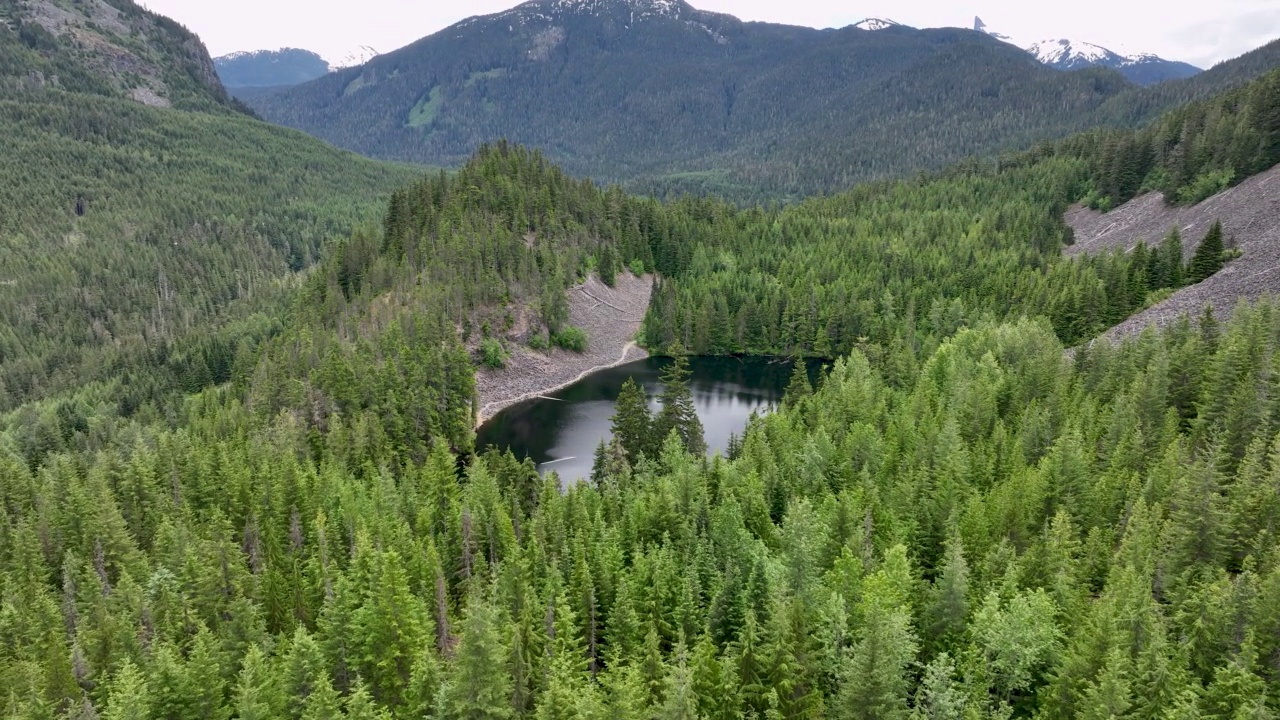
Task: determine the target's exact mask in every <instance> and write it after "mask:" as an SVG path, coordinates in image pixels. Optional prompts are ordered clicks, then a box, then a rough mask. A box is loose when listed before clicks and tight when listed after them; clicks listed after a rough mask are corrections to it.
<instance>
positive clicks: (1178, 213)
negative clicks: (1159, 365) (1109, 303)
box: [1065, 166, 1280, 340]
mask: <svg viewBox="0 0 1280 720" xmlns="http://www.w3.org/2000/svg"><path fill="white" fill-rule="evenodd" d="M1066 220H1067V224H1068V225H1070V226H1071V227H1072V229H1074V230H1075V233H1076V244H1075V245H1073V246H1071V247H1069V248H1067V249H1066V251H1065V252H1066V254H1067V255H1080V254H1085V253H1096V252H1103V251H1105V250H1109V249H1112V248H1123V249H1124V250H1126V251H1127V250H1130V249H1132V248H1133V247H1134V246H1136V245H1137V244H1138V241H1139V240H1145V241H1146V242H1147V245H1156V244H1159V243H1160V241H1161V240H1163V239H1164V237H1165V236H1166V235H1168V234H1169V232H1170V231H1171V230H1173V229H1174V228H1177V229H1178V230H1180V231H1181V232H1182V242H1183V251H1184V254H1185V255H1186V257H1187V258H1188V259H1190V257H1191V256H1192V255H1193V254H1194V253H1195V249H1196V246H1197V245H1199V243H1200V240H1201V239H1203V238H1204V235H1205V233H1206V232H1208V231H1209V227H1210V226H1212V225H1213V223H1214V221H1215V220H1221V221H1222V228H1223V231H1224V232H1225V235H1226V243H1227V246H1228V247H1231V246H1233V245H1234V246H1235V247H1238V248H1239V249H1240V250H1241V251H1242V252H1243V253H1244V254H1243V256H1242V257H1240V258H1239V259H1236V260H1233V261H1232V262H1230V263H1229V264H1228V265H1227V266H1226V267H1225V268H1223V270H1222V271H1221V272H1219V273H1218V274H1217V275H1214V276H1213V277H1211V278H1209V279H1208V280H1205V281H1204V282H1202V283H1200V284H1199V285H1193V286H1191V287H1186V288H1183V289H1181V290H1179V291H1177V292H1176V293H1174V294H1173V295H1172V296H1170V297H1169V298H1168V299H1167V300H1165V301H1164V302H1161V303H1159V304H1157V305H1153V306H1152V307H1150V308H1148V309H1146V310H1144V311H1142V312H1140V313H1138V314H1137V315H1134V316H1133V317H1131V318H1129V319H1128V320H1126V321H1124V322H1123V323H1121V324H1119V325H1117V326H1116V327H1114V328H1111V329H1110V330H1108V331H1107V332H1105V333H1103V335H1102V337H1103V338H1106V339H1108V340H1117V339H1120V338H1124V337H1127V336H1130V335H1136V334H1138V333H1140V332H1142V331H1143V330H1144V329H1146V328H1147V327H1150V326H1155V327H1163V326H1165V325H1167V324H1169V323H1171V322H1173V321H1174V320H1177V319H1178V318H1179V317H1181V316H1183V315H1188V314H1189V315H1197V314H1199V313H1200V312H1201V311H1203V310H1204V307H1205V306H1206V305H1212V306H1213V307H1214V310H1215V312H1216V313H1217V314H1218V315H1219V316H1222V315H1225V314H1229V313H1230V312H1231V311H1232V310H1233V309H1234V308H1235V306H1236V304H1237V303H1238V302H1239V301H1241V300H1252V299H1256V298H1259V297H1262V296H1264V295H1269V294H1275V293H1280V166H1276V167H1274V168H1272V169H1271V170H1268V171H1267V172H1264V173H1262V174H1260V175H1255V176H1254V177H1252V178H1250V179H1249V180H1246V181H1245V182H1243V183H1241V184H1240V185H1237V186H1236V187H1234V188H1231V189H1230V190H1227V191H1225V192H1223V193H1220V194H1218V195H1215V196H1213V197H1211V198H1209V199H1208V200H1205V201H1204V202H1202V203H1200V204H1199V205H1195V206H1192V207H1186V208H1172V207H1169V206H1167V205H1165V204H1164V196H1163V195H1161V194H1160V193H1151V194H1149V195H1144V196H1142V197H1140V198H1135V199H1134V200H1132V201H1130V202H1128V203H1125V204H1124V205H1122V206H1120V207H1119V208H1116V209H1115V210H1113V211H1111V212H1109V213H1107V214H1105V215H1104V214H1102V213H1098V212H1095V211H1092V210H1089V209H1088V208H1082V207H1075V208H1072V209H1071V210H1070V211H1069V212H1068V213H1067V217H1066Z"/></svg>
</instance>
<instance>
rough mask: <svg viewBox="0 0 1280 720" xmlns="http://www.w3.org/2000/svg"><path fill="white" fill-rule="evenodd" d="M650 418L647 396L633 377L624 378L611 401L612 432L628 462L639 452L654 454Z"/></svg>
mask: <svg viewBox="0 0 1280 720" xmlns="http://www.w3.org/2000/svg"><path fill="white" fill-rule="evenodd" d="M655 433H656V430H655V428H654V419H653V416H652V415H651V414H650V412H649V396H648V395H647V394H646V393H645V391H644V390H643V389H642V388H641V387H640V386H639V385H638V384H636V381H635V379H634V378H627V381H626V382H625V383H623V384H622V391H621V392H620V393H619V394H618V400H617V402H616V403H614V414H613V419H612V434H613V438H614V440H616V441H617V442H618V443H619V444H620V445H621V446H622V449H623V450H625V451H626V453H627V457H628V458H629V459H630V460H631V462H632V463H635V462H637V461H639V459H640V457H641V456H642V455H644V456H647V457H649V458H650V459H653V458H656V457H657V455H658V443H657V440H656V436H655Z"/></svg>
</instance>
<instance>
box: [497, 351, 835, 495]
mask: <svg viewBox="0 0 1280 720" xmlns="http://www.w3.org/2000/svg"><path fill="white" fill-rule="evenodd" d="M670 362H671V360H670V359H667V358H649V359H647V360H639V361H637V362H633V363H629V364H627V365H620V366H618V367H615V368H610V369H607V370H601V371H599V372H596V373H593V374H592V375H590V376H588V377H587V378H585V379H583V380H581V381H580V382H578V383H576V384H574V385H571V386H570V387H568V388H565V389H564V390H561V391H559V392H556V393H552V394H550V395H548V396H547V397H548V398H552V399H545V400H544V399H538V400H529V401H527V402H523V403H520V404H519V405H513V406H512V407H509V408H507V409H506V410H503V411H502V412H501V413H499V414H498V415H496V416H494V418H493V419H491V420H490V421H489V422H487V423H485V424H484V426H482V427H481V428H480V431H479V434H478V436H477V438H476V447H477V448H480V449H484V448H487V447H489V446H490V445H494V446H497V447H498V448H500V449H503V450H506V449H510V450H511V451H512V452H513V453H515V455H516V457H518V458H520V459H524V458H526V457H528V458H532V459H533V461H534V462H535V463H537V464H538V470H539V471H540V472H544V473H545V472H550V471H555V472H556V473H558V474H559V475H560V478H561V479H562V480H564V481H566V482H568V481H573V480H580V479H584V478H589V477H590V476H591V466H592V464H593V463H594V461H595V452H596V447H597V446H599V444H600V441H601V440H605V441H607V440H608V439H609V428H610V424H611V423H610V418H612V417H613V406H614V403H615V402H617V400H618V393H619V392H620V391H621V390H622V385H623V383H625V382H626V381H627V378H635V380H636V382H637V383H639V384H641V385H642V386H643V387H644V389H645V392H647V393H648V394H649V397H650V407H651V409H653V410H654V411H655V412H656V411H657V409H658V407H659V405H658V402H657V397H658V396H659V395H660V394H661V393H662V383H661V381H660V380H659V378H660V376H661V375H662V370H663V368H665V367H666V366H667V365H668V364H669V363H670ZM792 367H793V364H792V361H791V360H789V359H784V358H761V357H744V358H735V357H694V358H690V359H689V368H690V370H692V373H693V374H692V377H691V378H690V381H689V386H690V389H691V390H692V391H693V400H694V403H695V404H696V405H697V409H698V418H699V419H701V420H702V425H703V427H704V429H705V432H706V439H707V446H708V448H709V452H710V453H712V454H714V453H716V452H723V451H724V450H725V448H726V447H728V445H729V437H730V436H731V435H735V434H736V435H741V434H742V431H743V430H744V429H745V428H746V426H747V421H748V419H749V418H750V417H751V413H753V412H756V411H760V412H764V411H765V410H767V409H769V408H771V407H773V406H774V405H776V404H777V403H778V402H780V401H781V400H782V396H783V393H784V392H785V391H786V388H787V384H788V383H790V381H791V371H792ZM818 367H820V364H819V363H816V362H814V363H811V364H810V367H809V373H810V377H811V378H814V377H816V374H817V368H818Z"/></svg>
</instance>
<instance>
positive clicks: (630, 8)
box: [499, 0, 693, 21]
mask: <svg viewBox="0 0 1280 720" xmlns="http://www.w3.org/2000/svg"><path fill="white" fill-rule="evenodd" d="M690 12H693V8H692V7H691V6H690V5H689V4H688V3H686V2H684V1H683V0H530V1H529V2H526V3H524V4H522V5H518V6H516V7H515V8H514V9H512V10H509V11H507V12H506V13H501V14H500V15H499V17H502V16H505V15H509V14H512V13H515V14H520V15H525V14H529V13H534V14H542V13H549V14H552V15H614V14H618V13H626V14H627V15H628V19H630V20H633V21H634V20H646V19H649V18H656V17H664V18H675V19H679V18H680V17H682V16H683V15H685V14H687V13H690Z"/></svg>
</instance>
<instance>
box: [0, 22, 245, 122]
mask: <svg viewBox="0 0 1280 720" xmlns="http://www.w3.org/2000/svg"><path fill="white" fill-rule="evenodd" d="M0 47H3V49H4V54H3V55H0V90H3V91H6V92H14V91H17V92H22V91H25V90H40V89H45V88H49V89H61V90H68V91H73V92H82V93H90V94H94V95H105V96H113V97H126V98H129V99H132V100H134V101H136V102H140V103H143V104H144V105H151V106H155V107H170V106H173V107H178V108H183V109H209V108H210V107H213V106H228V105H230V104H231V102H232V101H231V99H230V98H229V96H228V95H227V92H226V90H225V89H224V88H223V86H222V83H221V82H219V80H218V75H217V72H216V70H215V68H214V64H213V60H212V59H211V58H210V57H209V53H208V51H207V50H206V49H205V47H204V45H203V44H202V43H201V42H200V39H199V38H197V37H196V36H195V35H194V34H192V33H191V32H190V31H189V30H187V29H186V28H184V27H182V26H181V25H179V24H178V23H176V22H174V21H173V20H170V19H169V18H166V17H163V16H160V15H156V14H154V13H151V12H148V11H147V10H145V9H143V8H141V7H139V6H138V5H137V4H135V3H133V2H131V0H24V2H5V3H3V4H0Z"/></svg>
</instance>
